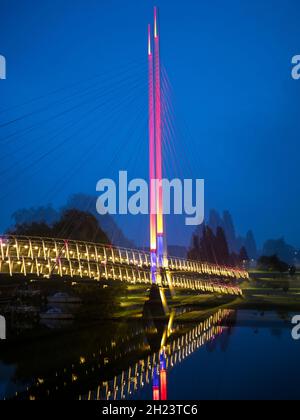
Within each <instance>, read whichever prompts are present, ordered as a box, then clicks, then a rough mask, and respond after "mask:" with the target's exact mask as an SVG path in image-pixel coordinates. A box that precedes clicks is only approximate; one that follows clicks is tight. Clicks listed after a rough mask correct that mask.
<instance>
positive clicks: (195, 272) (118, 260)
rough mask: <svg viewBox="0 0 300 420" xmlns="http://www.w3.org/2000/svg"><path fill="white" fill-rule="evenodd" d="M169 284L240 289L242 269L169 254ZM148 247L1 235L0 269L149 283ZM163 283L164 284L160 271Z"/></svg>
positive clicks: (245, 275) (225, 290)
mask: <svg viewBox="0 0 300 420" xmlns="http://www.w3.org/2000/svg"><path fill="white" fill-rule="evenodd" d="M168 267H169V271H170V273H171V274H172V275H171V282H172V286H173V287H174V288H184V289H191V290H199V291H204V292H212V293H220V294H233V295H238V294H240V293H241V290H240V288H239V287H238V286H237V285H236V284H235V282H236V281H237V280H242V279H247V278H248V273H247V271H245V270H243V269H240V268H230V267H223V266H219V265H215V264H208V263H202V262H199V261H191V260H186V259H181V258H176V257H168ZM150 269H151V255H150V253H149V252H146V251H141V250H134V249H126V248H117V247H113V246H109V245H101V244H97V243H89V242H79V241H71V240H63V239H54V238H52V239H51V238H38V237H32V238H30V237H22V236H20V237H18V236H4V237H1V238H0V273H2V274H8V275H10V276H13V275H16V274H22V275H23V276H25V277H28V276H29V277H30V276H38V277H44V278H50V277H51V276H53V275H54V276H59V277H71V278H82V279H94V280H96V281H101V280H116V281H122V282H127V283H133V284H149V285H151V284H152V280H151V270H150ZM161 285H162V286H168V283H167V280H166V279H165V278H164V277H162V284H161Z"/></svg>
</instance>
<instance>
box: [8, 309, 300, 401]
mask: <svg viewBox="0 0 300 420" xmlns="http://www.w3.org/2000/svg"><path fill="white" fill-rule="evenodd" d="M292 316H293V314H291V313H290V314H288V313H282V314H278V313H275V312H265V313H259V312H255V311H238V312H234V311H217V312H216V313H215V314H214V315H213V316H210V317H208V318H207V319H205V320H203V321H202V322H199V323H193V324H188V325H186V324H185V325H183V324H180V323H178V322H174V323H173V325H172V326H171V328H170V325H169V329H168V328H167V325H155V324H149V323H147V324H145V323H143V322H141V321H139V322H135V323H130V324H122V325H120V324H107V323H106V324H102V325H99V324H97V325H94V326H93V327H90V328H86V327H81V328H80V329H79V331H73V332H71V333H70V332H68V333H64V332H63V331H61V332H60V333H57V334H55V338H53V337H54V336H50V337H47V336H46V337H45V338H43V339H39V340H36V339H34V340H33V339H30V338H29V339H28V340H27V339H23V341H22V344H19V345H18V348H14V349H13V350H12V345H11V343H8V342H6V343H5V345H4V344H3V342H1V343H0V397H1V398H2V399H3V398H20V399H28V398H35V399H39V398H40V399H45V398H53V399H57V398H67V399H78V398H80V399H110V400H114V399H121V398H125V399H153V397H158V396H159V397H160V398H168V399H171V400H176V399H184V400H189V399H193V400H201V399H300V386H299V385H300V384H299V381H300V379H299V378H300V363H299V351H300V341H294V340H293V339H292V336H291V329H292V325H291V318H292ZM48 327H49V326H48ZM162 343H163V346H164V347H161V344H162ZM16 393H17V394H16Z"/></svg>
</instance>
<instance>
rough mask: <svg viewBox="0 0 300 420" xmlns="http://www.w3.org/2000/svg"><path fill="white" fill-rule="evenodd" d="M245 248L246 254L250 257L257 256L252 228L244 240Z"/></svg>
mask: <svg viewBox="0 0 300 420" xmlns="http://www.w3.org/2000/svg"><path fill="white" fill-rule="evenodd" d="M245 248H246V251H247V254H248V256H249V257H250V258H253V259H256V258H257V246H256V242H255V239H254V235H253V232H252V230H249V232H248V233H247V236H246V240H245Z"/></svg>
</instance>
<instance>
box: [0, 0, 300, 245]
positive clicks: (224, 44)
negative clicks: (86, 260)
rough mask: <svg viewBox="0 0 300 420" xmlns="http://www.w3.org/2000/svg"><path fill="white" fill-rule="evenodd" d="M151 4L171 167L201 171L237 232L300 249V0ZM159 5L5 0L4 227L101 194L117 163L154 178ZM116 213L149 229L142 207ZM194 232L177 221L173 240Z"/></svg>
mask: <svg viewBox="0 0 300 420" xmlns="http://www.w3.org/2000/svg"><path fill="white" fill-rule="evenodd" d="M155 4H157V5H158V6H159V7H160V25H161V38H162V39H161V54H162V62H163V65H164V68H165V71H164V74H167V75H168V80H169V88H168V90H167V93H168V101H169V102H168V103H169V105H171V107H170V114H171V121H172V123H171V124H170V126H171V128H172V133H173V135H172V137H171V136H170V140H172V141H171V143H172V144H169V145H168V146H167V147H166V151H167V150H168V151H169V154H168V156H167V153H165V159H166V168H167V173H168V174H170V175H172V176H173V175H174V176H175V175H176V176H180V177H190V176H192V177H193V178H204V179H205V183H206V203H205V205H206V208H207V209H209V208H212V207H213V208H217V209H219V210H223V209H229V210H230V211H231V213H232V215H233V218H234V220H235V223H236V226H237V230H238V231H239V232H240V233H241V234H244V233H245V232H246V230H248V229H249V228H252V229H253V231H254V233H255V236H256V237H257V239H258V242H259V244H261V243H262V242H263V241H264V240H265V239H268V238H271V237H279V236H285V238H286V240H287V241H289V242H291V243H292V244H294V245H297V246H299V247H300V223H299V214H300V186H299V163H300V158H299V152H300V146H299V135H300V134H299V133H300V118H299V115H300V111H299V109H300V106H299V105H300V80H299V81H298V82H297V81H294V80H292V78H291V68H292V66H291V59H292V57H293V56H294V55H296V54H300V25H299V22H300V2H299V0H285V1H284V0H227V1H226V2H225V1H224V0H215V1H213V2H212V1H210V0H201V1H200V0H186V1H184V2H183V1H177V0H160V1H159V0H157V1H156V2H155ZM153 5H154V2H153V1H152V0H127V1H124V0H72V1H71V0H69V1H67V0H51V1H50V0H43V1H38V0H35V1H33V0H27V1H20V0H0V54H2V55H4V56H5V57H6V59H7V80H5V81H3V80H0V98H1V99H0V145H1V157H2V159H1V168H0V183H1V193H0V202H1V209H0V216H1V218H0V230H4V229H5V228H6V227H7V226H8V225H9V224H10V215H11V214H12V212H13V211H14V210H16V209H18V208H21V207H28V206H31V205H40V204H47V203H53V205H54V206H59V205H62V204H63V203H64V202H65V200H66V198H67V197H68V196H69V195H70V194H72V193H76V192H86V193H95V186H96V182H97V181H98V180H99V179H100V178H103V177H114V178H116V177H117V174H118V171H119V170H122V169H125V170H128V171H129V176H130V177H144V178H146V177H147V173H148V169H147V165H148V156H147V151H148V146H147V141H148V139H147V51H146V38H147V34H146V31H147V24H148V22H149V21H151V19H152V6H153ZM164 78H165V79H166V78H167V77H164ZM7 122H10V124H8V125H7V124H6V123H7ZM3 124H4V125H3ZM170 150H173V152H172V153H171V152H170ZM117 220H118V223H119V224H120V225H121V227H122V229H123V230H124V231H125V233H126V234H127V236H129V237H131V238H135V239H137V240H138V241H139V242H142V241H146V239H147V234H148V228H147V220H146V219H145V218H126V217H122V218H118V219H117ZM190 233H191V231H190V230H189V231H187V230H185V228H184V224H183V221H182V219H179V220H178V222H175V223H174V220H173V221H172V223H169V226H168V236H169V238H170V240H169V242H171V243H179V244H181V243H185V242H187V241H188V237H189V235H190Z"/></svg>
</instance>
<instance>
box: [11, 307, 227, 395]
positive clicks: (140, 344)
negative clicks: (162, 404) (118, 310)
mask: <svg viewBox="0 0 300 420" xmlns="http://www.w3.org/2000/svg"><path fill="white" fill-rule="evenodd" d="M233 313H234V311H230V310H225V309H220V310H218V311H217V312H215V313H214V314H212V315H211V316H209V317H208V318H207V319H205V320H204V321H202V322H199V323H198V324H197V325H195V326H193V327H191V328H189V327H188V326H186V325H183V324H180V323H174V326H173V327H172V320H170V319H169V324H168V325H165V328H164V329H163V331H162V333H161V334H160V333H159V332H158V329H157V328H156V327H155V326H152V327H151V328H146V329H143V328H140V329H137V330H135V331H134V333H133V334H128V335H127V336H124V337H122V339H120V340H119V341H113V340H112V341H111V342H110V343H109V344H108V345H107V346H104V347H102V348H101V349H98V350H97V351H95V352H94V353H92V354H88V355H82V356H81V357H80V359H79V360H78V361H76V363H73V364H72V366H70V367H66V368H64V369H63V370H62V371H57V372H55V371H54V372H53V375H52V377H51V376H48V377H39V378H35V379H34V380H33V381H32V384H31V386H28V388H27V391H26V392H24V393H20V394H18V395H17V398H20V399H48V398H49V399H53V398H56V397H57V396H59V397H60V398H64V397H66V398H67V397H70V396H71V398H72V399H74V398H76V399H83V400H85V399H87V400H100V399H101V400H118V399H128V398H131V397H133V396H134V393H136V392H138V391H139V390H141V389H143V388H144V387H145V386H147V385H148V386H152V385H153V397H154V398H160V399H166V398H167V373H168V371H169V370H170V369H172V368H173V367H175V366H176V365H178V364H180V363H181V362H183V361H184V360H185V359H186V358H187V357H188V356H189V355H191V354H192V353H194V352H195V351H197V350H198V349H199V348H200V347H202V346H204V345H205V344H207V343H209V342H212V341H213V340H214V339H215V338H216V337H217V336H219V335H220V334H222V333H223V331H224V330H225V329H226V328H227V327H226V326H224V323H225V325H226V320H227V319H228V318H230V317H231V316H232V314H233ZM145 335H146V337H145ZM149 337H150V339H149ZM153 339H156V340H158V341H157V345H154V346H153ZM149 343H150V344H149ZM153 347H154V348H153ZM162 354H163V356H164V358H163V359H164V360H163V366H162ZM134 360H135V361H134ZM124 365H125V366H126V365H127V367H124ZM99 378H101V381H99ZM157 379H158V381H159V383H158V388H157V389H156V386H155V381H156V380H157Z"/></svg>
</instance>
